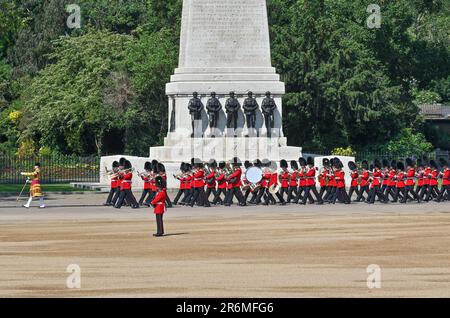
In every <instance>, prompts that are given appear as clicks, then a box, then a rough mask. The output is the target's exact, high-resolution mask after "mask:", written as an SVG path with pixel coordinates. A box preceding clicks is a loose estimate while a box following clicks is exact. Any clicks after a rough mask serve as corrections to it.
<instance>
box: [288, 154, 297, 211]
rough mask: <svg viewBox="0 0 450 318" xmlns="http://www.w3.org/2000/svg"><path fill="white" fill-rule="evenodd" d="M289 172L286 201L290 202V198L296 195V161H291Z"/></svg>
mask: <svg viewBox="0 0 450 318" xmlns="http://www.w3.org/2000/svg"><path fill="white" fill-rule="evenodd" d="M291 170H292V171H291V174H290V175H289V192H288V197H287V203H291V200H292V199H293V198H295V197H296V196H297V193H298V164H297V161H295V160H292V161H291Z"/></svg>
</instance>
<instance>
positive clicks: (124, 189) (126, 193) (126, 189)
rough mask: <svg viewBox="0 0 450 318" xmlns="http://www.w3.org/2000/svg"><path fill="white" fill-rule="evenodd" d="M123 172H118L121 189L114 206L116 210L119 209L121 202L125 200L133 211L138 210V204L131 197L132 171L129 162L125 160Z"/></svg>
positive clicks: (132, 196)
mask: <svg viewBox="0 0 450 318" xmlns="http://www.w3.org/2000/svg"><path fill="white" fill-rule="evenodd" d="M124 169H125V170H124V171H122V172H119V178H120V179H121V180H122V183H121V185H120V186H121V188H120V195H119V199H118V200H117V203H116V205H115V208H116V209H120V208H121V207H122V205H123V202H124V200H125V198H126V199H127V202H128V203H129V204H130V205H131V207H132V208H133V209H137V208H139V204H138V202H137V201H136V198H135V197H134V195H133V192H132V191H131V184H132V182H133V181H132V180H133V170H132V166H131V162H130V161H128V160H126V161H125V164H124Z"/></svg>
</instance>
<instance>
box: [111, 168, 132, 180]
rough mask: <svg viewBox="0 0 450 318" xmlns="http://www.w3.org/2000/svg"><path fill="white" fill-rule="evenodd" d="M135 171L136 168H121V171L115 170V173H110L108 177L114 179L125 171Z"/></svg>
mask: <svg viewBox="0 0 450 318" xmlns="http://www.w3.org/2000/svg"><path fill="white" fill-rule="evenodd" d="M133 171H134V168H130V169H125V170H119V171H117V172H115V173H113V174H110V175H109V176H108V177H109V178H110V179H113V178H117V177H119V176H120V175H121V174H123V173H127V172H133Z"/></svg>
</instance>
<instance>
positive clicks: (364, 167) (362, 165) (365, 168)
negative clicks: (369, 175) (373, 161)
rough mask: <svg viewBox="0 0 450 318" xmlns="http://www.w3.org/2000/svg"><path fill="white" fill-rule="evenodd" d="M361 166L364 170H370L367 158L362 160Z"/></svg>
mask: <svg viewBox="0 0 450 318" xmlns="http://www.w3.org/2000/svg"><path fill="white" fill-rule="evenodd" d="M361 167H362V168H363V169H364V170H369V163H368V162H367V160H363V161H362V162H361Z"/></svg>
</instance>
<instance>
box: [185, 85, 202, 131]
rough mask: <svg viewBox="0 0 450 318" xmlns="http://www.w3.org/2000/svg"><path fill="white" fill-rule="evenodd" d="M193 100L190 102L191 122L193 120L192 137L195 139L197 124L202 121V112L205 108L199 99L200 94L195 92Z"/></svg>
mask: <svg viewBox="0 0 450 318" xmlns="http://www.w3.org/2000/svg"><path fill="white" fill-rule="evenodd" d="M192 96H193V98H192V99H191V100H190V101H189V105H188V108H189V114H191V120H192V134H191V137H194V133H195V122H196V121H198V120H202V111H203V109H204V108H205V106H203V103H202V101H201V100H200V98H198V93H197V92H194V93H192Z"/></svg>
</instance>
